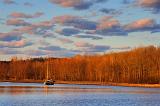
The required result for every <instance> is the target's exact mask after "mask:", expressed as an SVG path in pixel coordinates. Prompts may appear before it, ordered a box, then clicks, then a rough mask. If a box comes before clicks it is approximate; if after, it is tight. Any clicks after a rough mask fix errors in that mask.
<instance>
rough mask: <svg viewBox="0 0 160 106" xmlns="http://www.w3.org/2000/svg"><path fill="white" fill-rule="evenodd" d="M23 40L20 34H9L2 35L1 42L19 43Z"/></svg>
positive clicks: (0, 36)
mask: <svg viewBox="0 0 160 106" xmlns="http://www.w3.org/2000/svg"><path fill="white" fill-rule="evenodd" d="M21 39H22V36H21V33H19V32H14V31H12V32H7V33H0V41H13V40H14V41H19V40H21Z"/></svg>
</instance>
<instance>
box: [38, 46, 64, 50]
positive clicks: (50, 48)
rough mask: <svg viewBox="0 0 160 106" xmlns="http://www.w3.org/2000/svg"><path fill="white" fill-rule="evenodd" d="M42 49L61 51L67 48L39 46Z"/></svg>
mask: <svg viewBox="0 0 160 106" xmlns="http://www.w3.org/2000/svg"><path fill="white" fill-rule="evenodd" d="M39 49H40V50H46V51H61V50H65V48H61V47H59V46H47V47H39Z"/></svg>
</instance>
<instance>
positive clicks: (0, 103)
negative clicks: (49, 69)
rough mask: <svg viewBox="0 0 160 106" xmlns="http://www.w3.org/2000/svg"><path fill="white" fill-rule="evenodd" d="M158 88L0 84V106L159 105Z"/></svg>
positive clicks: (159, 94) (159, 90)
mask: <svg viewBox="0 0 160 106" xmlns="http://www.w3.org/2000/svg"><path fill="white" fill-rule="evenodd" d="M159 104H160V88H138V87H118V86H97V85H71V84H69V85H65V84H55V85H54V86H44V85H43V84H41V83H36V84H34V83H0V106H12V105H14V106H116V105H119V106H137V105H138V106H146V105H147V106H159Z"/></svg>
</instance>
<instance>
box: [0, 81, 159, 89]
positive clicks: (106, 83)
mask: <svg viewBox="0 0 160 106" xmlns="http://www.w3.org/2000/svg"><path fill="white" fill-rule="evenodd" d="M0 82H13V83H17V82H18V83H43V82H44V81H43V80H0ZM55 84H79V85H102V86H124V87H144V88H160V84H130V83H112V82H96V81H56V82H55Z"/></svg>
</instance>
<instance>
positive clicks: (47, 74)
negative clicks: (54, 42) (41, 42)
mask: <svg viewBox="0 0 160 106" xmlns="http://www.w3.org/2000/svg"><path fill="white" fill-rule="evenodd" d="M46 79H47V80H48V60H47V78H46Z"/></svg>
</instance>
